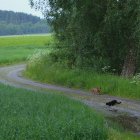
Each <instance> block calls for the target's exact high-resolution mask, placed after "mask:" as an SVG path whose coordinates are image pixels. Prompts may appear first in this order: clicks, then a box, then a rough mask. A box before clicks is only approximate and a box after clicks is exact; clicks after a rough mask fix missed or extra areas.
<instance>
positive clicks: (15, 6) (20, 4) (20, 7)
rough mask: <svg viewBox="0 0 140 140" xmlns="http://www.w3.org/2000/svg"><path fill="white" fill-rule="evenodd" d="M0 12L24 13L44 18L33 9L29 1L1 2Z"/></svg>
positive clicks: (0, 0) (3, 0) (5, 0)
mask: <svg viewBox="0 0 140 140" xmlns="http://www.w3.org/2000/svg"><path fill="white" fill-rule="evenodd" d="M0 10H10V11H15V12H24V13H27V14H32V15H35V16H39V17H43V16H42V14H41V12H39V11H35V10H34V9H31V7H30V5H29V0H0Z"/></svg>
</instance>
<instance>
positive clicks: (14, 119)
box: [0, 85, 107, 140]
mask: <svg viewBox="0 0 140 140" xmlns="http://www.w3.org/2000/svg"><path fill="white" fill-rule="evenodd" d="M25 139H26V140H107V131H106V128H105V125H104V119H103V117H102V116H100V115H99V114H97V113H96V112H94V111H93V110H92V109H90V108H88V107H87V106H86V105H83V104H82V103H80V102H76V101H74V100H72V99H69V98H68V97H65V96H62V95H56V94H51V93H48V94H43V93H38V92H31V91H27V90H22V89H16V88H11V87H9V86H3V85H0V140H25Z"/></svg>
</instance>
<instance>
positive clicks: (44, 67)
mask: <svg viewBox="0 0 140 140" xmlns="http://www.w3.org/2000/svg"><path fill="white" fill-rule="evenodd" d="M25 75H27V76H28V77H30V78H32V79H34V80H39V81H42V82H45V83H52V84H59V85H64V86H68V87H73V88H81V89H85V90H87V91H89V90H90V89H91V88H93V87H101V89H102V92H103V93H104V94H110V95H115V96H121V97H127V98H135V99H140V85H139V84H132V83H131V81H132V80H131V79H124V78H122V77H119V76H114V75H111V74H100V73H97V72H95V71H91V70H80V69H67V68H65V67H64V66H62V65H61V64H58V63H56V64H52V63H51V62H50V60H49V59H48V57H47V56H45V55H38V57H36V58H34V57H32V58H30V60H29V62H28V66H27V70H26V72H25Z"/></svg>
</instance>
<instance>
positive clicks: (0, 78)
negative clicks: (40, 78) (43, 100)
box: [0, 64, 140, 134]
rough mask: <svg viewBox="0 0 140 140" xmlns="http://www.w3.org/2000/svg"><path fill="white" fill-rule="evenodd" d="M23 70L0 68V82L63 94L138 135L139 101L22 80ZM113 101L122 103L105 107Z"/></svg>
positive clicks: (13, 66) (139, 123)
mask: <svg viewBox="0 0 140 140" xmlns="http://www.w3.org/2000/svg"><path fill="white" fill-rule="evenodd" d="M25 68H26V65H25V64H19V65H12V66H5V67H0V82H1V83H3V84H7V85H11V86H14V87H19V88H25V89H31V90H41V91H42V90H43V91H46V92H47V91H48V90H54V91H60V92H63V93H64V94H66V95H70V96H71V97H74V98H76V99H79V100H81V101H82V102H84V103H85V104H87V105H88V106H90V107H93V108H94V109H96V110H97V111H100V112H102V113H103V114H105V115H106V116H107V117H109V118H111V119H113V120H114V121H118V122H119V123H121V124H122V125H123V126H124V127H126V128H127V129H129V130H132V131H133V132H135V133H138V134H140V100H137V101H136V100H129V99H124V98H119V97H113V96H109V95H92V94H91V93H89V92H87V91H82V90H76V89H70V88H66V87H62V86H56V85H50V84H42V83H39V82H35V81H32V80H28V79H26V78H24V77H23V76H22V71H23V70H25ZM113 99H117V100H119V101H121V102H122V103H121V104H119V105H116V106H113V107H108V106H106V105H105V103H106V102H108V101H111V100H113Z"/></svg>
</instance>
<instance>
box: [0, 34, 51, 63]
mask: <svg viewBox="0 0 140 140" xmlns="http://www.w3.org/2000/svg"><path fill="white" fill-rule="evenodd" d="M52 42H53V36H52V35H36V36H33V35H29V36H8V37H7V36H5V37H0V65H2V64H11V63H16V62H22V61H25V60H26V59H27V57H28V55H30V54H32V53H33V52H34V51H35V50H36V49H45V48H47V47H48V46H49V45H50V44H51V43H52Z"/></svg>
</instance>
